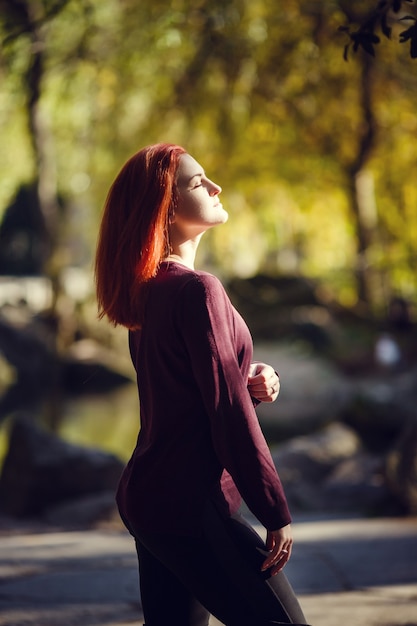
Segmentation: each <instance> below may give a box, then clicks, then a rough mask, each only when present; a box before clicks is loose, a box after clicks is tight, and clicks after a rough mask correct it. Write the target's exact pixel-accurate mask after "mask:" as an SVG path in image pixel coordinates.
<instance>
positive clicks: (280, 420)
mask: <svg viewBox="0 0 417 626" xmlns="http://www.w3.org/2000/svg"><path fill="white" fill-rule="evenodd" d="M254 356H255V359H256V360H258V361H264V362H265V363H269V364H270V365H272V366H273V367H274V369H276V370H277V372H278V373H279V375H280V380H281V390H280V394H279V396H278V399H277V400H276V402H274V403H273V404H268V403H265V404H261V405H259V406H258V407H257V409H256V412H257V414H258V416H259V420H260V422H261V425H262V428H263V431H264V433H265V436H266V438H267V439H268V440H269V441H270V442H279V441H283V440H286V439H289V438H290V437H295V436H299V435H303V434H307V433H312V432H315V431H317V430H318V429H319V428H322V427H323V426H324V425H326V424H329V423H331V422H332V421H334V420H335V419H337V418H338V417H339V415H340V414H341V413H343V411H345V410H346V408H347V407H348V406H349V404H350V403H351V401H352V396H353V390H352V386H351V384H350V382H349V381H348V380H347V378H345V377H344V376H343V375H342V374H339V372H337V370H336V369H335V368H333V367H332V366H331V365H330V364H328V363H326V362H325V361H324V360H323V359H321V358H319V357H317V356H315V355H313V354H311V353H308V352H305V351H303V350H301V349H299V348H297V347H296V346H285V345H277V344H266V343H263V344H261V343H256V344H255V351H254Z"/></svg>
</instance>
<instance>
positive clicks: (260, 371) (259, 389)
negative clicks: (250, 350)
mask: <svg viewBox="0 0 417 626" xmlns="http://www.w3.org/2000/svg"><path fill="white" fill-rule="evenodd" d="M279 387H280V383H279V376H278V374H277V373H276V371H275V370H274V368H273V367H271V366H270V365H267V364H266V363H252V364H251V366H250V370H249V377H248V390H249V393H250V395H251V396H252V398H255V400H259V402H274V401H275V400H276V399H277V397H278V394H279Z"/></svg>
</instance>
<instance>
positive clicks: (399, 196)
mask: <svg viewBox="0 0 417 626" xmlns="http://www.w3.org/2000/svg"><path fill="white" fill-rule="evenodd" d="M376 4H377V3H376V2H375V0H363V1H359V0H354V1H350V2H347V1H343V0H331V1H330V0H329V1H326V2H320V1H318V0H316V1H309V2H307V1H306V0H286V1H285V2H272V1H270V0H251V1H250V2H249V0H199V2H195V1H193V2H191V0H174V1H172V0H170V1H168V0H152V1H150V0H149V1H146V0H143V1H141V2H136V0H107V1H106V2H102V1H101V0H82V1H77V0H6V1H5V0H2V2H1V3H0V19H1V25H0V27H1V38H2V42H3V43H2V52H1V59H0V74H1V87H0V127H1V132H2V137H3V142H2V143H3V150H2V154H1V156H0V219H1V215H2V214H3V213H4V212H5V210H6V207H8V206H9V205H11V204H12V203H13V201H14V199H15V197H16V195H17V193H18V191H19V189H20V188H21V187H22V186H23V185H26V184H28V183H30V184H34V185H35V189H36V194H37V198H38V200H39V206H40V209H41V212H42V215H43V218H44V221H45V224H46V227H47V230H48V233H49V236H50V238H51V241H52V244H53V245H52V248H51V253H50V256H49V261H48V262H47V263H46V265H45V271H46V272H47V273H48V274H49V275H50V276H51V277H52V278H53V280H54V281H55V283H56V291H57V292H59V278H60V275H61V271H62V268H68V267H71V266H74V267H83V268H86V269H87V270H88V271H90V263H91V257H92V253H93V249H94V244H95V239H96V233H97V228H98V222H99V215H100V210H101V206H102V204H103V201H104V198H105V193H106V191H107V189H108V187H109V184H110V182H111V181H112V179H113V178H114V176H115V174H116V173H117V171H118V170H119V168H120V167H121V165H122V163H123V162H124V161H125V160H126V159H127V158H128V157H129V156H130V155H131V154H132V153H133V152H135V151H136V150H137V149H139V148H140V147H142V146H143V145H145V144H148V143H153V142H156V141H172V142H176V143H180V144H183V145H184V146H185V147H186V148H187V149H188V150H189V151H190V152H191V153H192V154H194V155H195V156H196V158H197V159H199V160H200V161H201V162H203V163H204V165H205V167H206V170H207V171H208V173H209V175H210V176H211V177H212V178H213V179H214V180H216V181H217V182H219V183H220V184H221V185H222V187H223V189H224V191H223V201H224V204H225V206H226V207H227V209H228V210H229V212H230V214H231V219H230V220H229V222H228V224H227V225H225V226H224V227H222V228H221V229H216V230H214V231H213V232H210V233H208V235H207V239H206V241H205V242H204V247H203V248H202V251H201V255H202V263H204V265H205V266H208V267H210V266H217V267H218V268H219V267H220V269H221V271H222V272H223V273H224V275H226V276H232V275H240V276H250V275H253V274H255V273H257V272H259V271H263V272H268V273H272V274H279V273H296V274H302V275H306V276H310V277H316V278H317V277H318V278H320V280H321V282H322V284H323V286H324V287H323V293H325V294H327V297H329V298H332V299H335V300H337V301H339V302H340V303H342V304H344V305H348V306H355V305H360V306H362V308H363V309H364V310H365V311H368V312H369V311H370V312H373V313H375V312H377V313H378V312H379V313H381V311H384V309H385V305H386V303H387V302H388V301H389V299H390V298H391V297H392V296H393V295H401V296H403V297H405V298H407V299H411V300H414V299H415V295H416V289H417V278H416V271H415V268H416V262H415V261H416V249H417V247H416V244H417V211H416V204H417V188H416V186H415V184H414V183H413V179H414V175H413V172H414V170H415V168H416V160H417V150H416V142H415V133H416V130H417V112H416V109H415V101H416V95H417V93H416V92H417V83H416V80H415V74H416V71H417V67H416V65H415V61H413V60H412V59H411V58H410V54H409V52H408V50H407V49H406V48H405V47H404V46H401V45H398V44H397V42H396V41H395V38H396V37H398V33H397V31H396V30H395V28H394V31H395V33H394V34H393V37H392V40H387V41H384V42H383V43H381V44H380V45H379V47H378V50H377V53H376V55H375V56H374V57H373V56H371V55H370V54H367V53H366V52H364V50H363V49H362V48H361V47H359V49H358V51H357V54H351V55H350V56H349V62H347V63H346V62H345V60H344V58H343V48H344V45H345V43H346V40H345V37H346V32H341V30H340V26H343V25H345V24H348V23H362V24H363V23H364V22H365V23H366V18H367V16H368V15H371V14H372V12H373V11H374V10H375V6H376ZM385 4H386V3H385ZM396 4H398V2H397V3H396ZM399 4H400V5H401V4H403V5H406V9H407V12H408V13H407V14H410V12H413V11H414V12H415V7H414V3H413V2H404V3H399ZM403 15H404V14H403V13H400V14H397V15H396V16H395V15H394V16H392V15H391V18H392V21H393V22H395V20H397V21H398V20H399V19H402V17H403ZM388 18H389V19H391V18H390V16H389V15H388ZM410 19H411V18H410ZM397 30H400V31H403V30H405V26H404V27H402V28H401V29H398V28H397Z"/></svg>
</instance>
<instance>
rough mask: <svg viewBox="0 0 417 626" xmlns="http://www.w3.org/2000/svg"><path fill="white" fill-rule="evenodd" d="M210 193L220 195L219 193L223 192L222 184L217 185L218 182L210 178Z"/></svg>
mask: <svg viewBox="0 0 417 626" xmlns="http://www.w3.org/2000/svg"><path fill="white" fill-rule="evenodd" d="M208 182H209V193H210V195H211V196H218V195H219V193H221V191H222V188H221V187H220V185H216V183H213V181H212V180H209V181H208Z"/></svg>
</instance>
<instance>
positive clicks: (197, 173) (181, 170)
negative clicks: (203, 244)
mask: <svg viewBox="0 0 417 626" xmlns="http://www.w3.org/2000/svg"><path fill="white" fill-rule="evenodd" d="M177 190H178V202H177V206H176V209H175V213H174V216H173V218H172V221H171V223H172V224H176V225H177V227H182V228H189V230H190V231H191V235H192V236H194V235H195V234H199V233H203V232H204V231H205V230H207V229H208V228H211V227H213V226H216V224H224V222H226V221H227V219H228V217H229V216H228V214H227V212H226V211H225V210H224V209H223V206H222V204H221V202H220V200H219V194H220V192H221V190H222V189H221V187H219V185H216V184H215V183H213V181H211V180H210V179H209V178H207V176H206V174H205V172H204V170H203V168H202V167H201V165H200V164H199V163H197V161H196V160H195V159H193V157H192V156H190V155H189V154H183V155H182V156H181V158H180V162H179V166H178V172H177Z"/></svg>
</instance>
